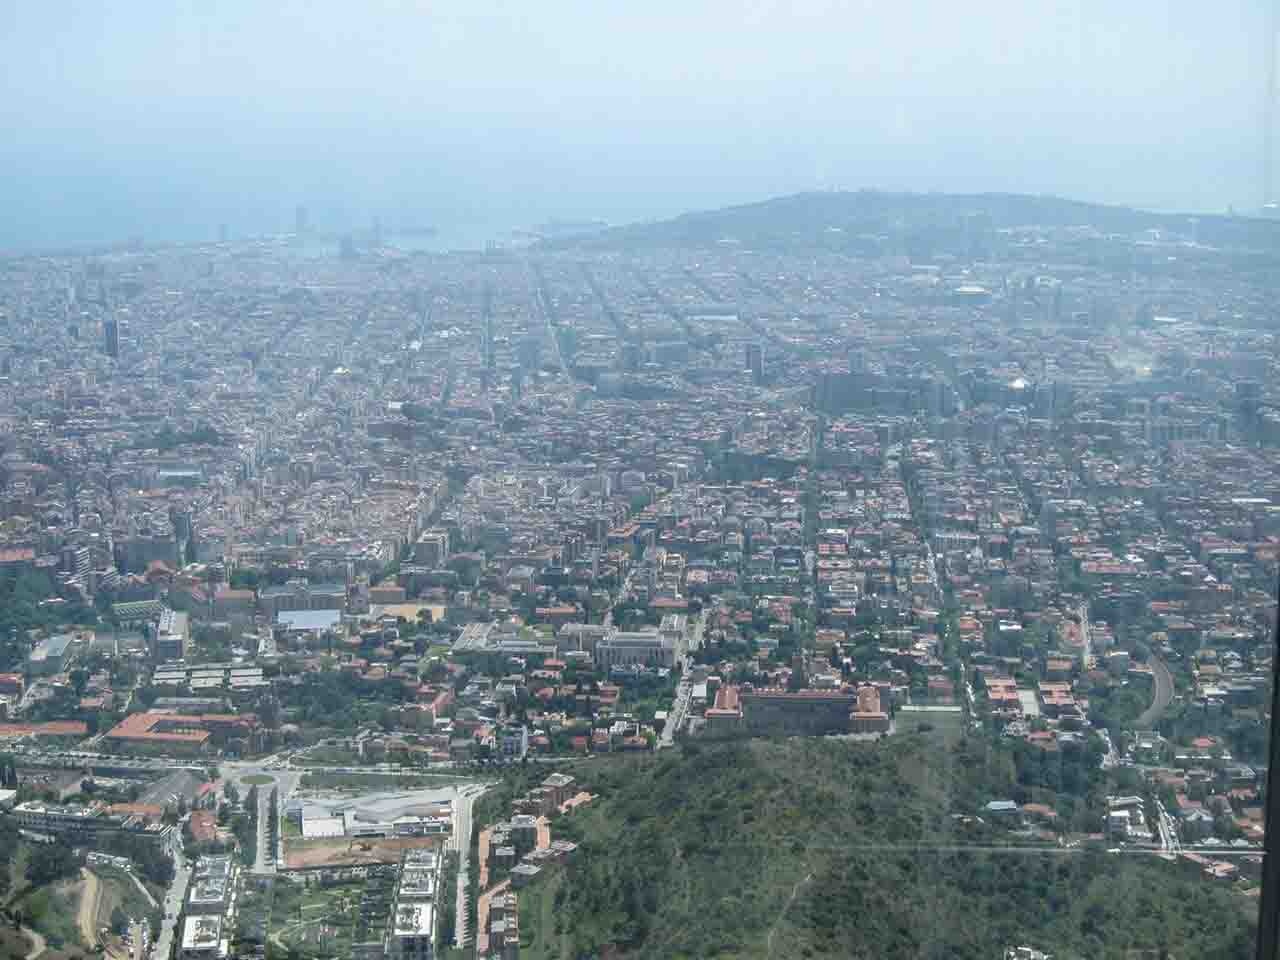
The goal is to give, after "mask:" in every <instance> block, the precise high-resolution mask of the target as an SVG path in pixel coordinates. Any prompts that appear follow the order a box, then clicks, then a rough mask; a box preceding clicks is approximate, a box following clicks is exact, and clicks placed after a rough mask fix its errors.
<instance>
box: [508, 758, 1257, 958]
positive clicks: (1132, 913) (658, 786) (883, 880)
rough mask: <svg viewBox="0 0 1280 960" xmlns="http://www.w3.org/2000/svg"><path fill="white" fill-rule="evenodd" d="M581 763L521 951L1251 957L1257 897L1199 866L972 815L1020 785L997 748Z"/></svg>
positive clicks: (535, 889) (528, 913)
mask: <svg viewBox="0 0 1280 960" xmlns="http://www.w3.org/2000/svg"><path fill="white" fill-rule="evenodd" d="M574 773H575V774H577V775H578V776H579V779H581V780H582V781H584V783H585V784H586V785H587V786H588V788H589V789H591V790H592V791H593V792H597V793H599V795H600V799H599V800H597V801H596V802H595V803H593V804H592V805H590V806H589V807H586V808H584V809H582V810H580V811H578V812H576V813H574V814H571V815H569V816H564V817H559V818H557V820H556V821H555V824H554V826H553V834H554V835H555V836H559V837H568V838H570V839H574V840H577V841H578V842H579V843H580V844H581V846H580V849H579V851H578V856H577V858H576V859H575V861H574V862H572V863H571V864H569V865H568V866H566V867H564V868H556V869H554V870H552V871H549V875H548V876H546V877H543V878H540V880H539V881H537V882H535V884H533V885H532V886H530V887H529V888H527V889H526V890H525V891H523V892H522V893H521V916H522V939H523V940H524V950H523V951H522V955H523V956H527V957H535V958H540V957H563V958H577V957H589V956H601V955H607V954H610V953H614V952H616V953H617V954H618V955H624V956H634V957H714V956H720V957H738V956H743V957H765V956H776V957H811V956H841V957H868V958H872V957H874V958H885V957H913V958H915V957H938V958H942V957H947V958H968V957H972V958H975V960H979V958H981V960H989V958H991V957H995V956H1000V955H1001V951H1002V950H1003V949H1004V948H1005V947H1008V946H1012V945H1021V944H1031V945H1034V946H1037V947H1038V948H1040V949H1043V950H1047V951H1049V952H1051V953H1052V954H1053V955H1054V956H1055V957H1056V958H1059V960H1064V958H1073V957H1081V958H1083V957H1110V956H1126V955H1128V954H1126V951H1128V950H1137V949H1149V950H1156V951H1159V950H1161V949H1167V950H1169V951H1170V952H1171V954H1172V955H1173V956H1178V957H1183V956H1186V957H1192V956H1194V957H1245V956H1248V955H1251V951H1252V946H1251V944H1252V937H1253V934H1252V931H1251V926H1252V921H1251V920H1250V913H1249V911H1250V909H1253V908H1251V907H1250V906H1249V905H1248V903H1247V902H1246V901H1245V898H1243V897H1241V896H1238V895H1236V894H1233V893H1232V892H1230V891H1229V890H1228V889H1227V888H1226V887H1224V886H1222V885H1219V884H1214V883H1210V882H1208V881H1206V880H1204V879H1203V878H1202V877H1200V876H1199V875H1198V874H1197V873H1196V872H1195V871H1194V870H1193V869H1191V868H1189V867H1183V866H1182V865H1179V864H1171V863H1167V862H1164V861H1161V860H1159V859H1157V858H1155V857H1150V856H1143V855H1133V854H1118V855H1113V854H1108V853H1107V852H1106V851H1105V850H1102V849H1097V850H1088V851H1085V850H1082V849H1081V848H1072V849H1064V848H1063V847H1061V846H1059V845H1058V844H1056V843H1055V842H1052V841H1046V840H1043V839H1037V838H1036V836H1034V835H1031V834H1021V835H1015V834H1014V833H1012V832H1010V831H1009V830H1006V829H1004V828H1000V827H996V826H994V825H991V824H982V823H978V822H976V820H974V819H973V815H974V814H976V813H979V812H980V811H981V808H982V806H983V805H985V804H986V803H987V802H988V801H989V800H992V799H999V798H1001V797H1002V793H1001V791H1004V790H1007V791H1008V793H1006V794H1004V796H1008V795H1011V794H1013V793H1016V791H1017V783H1016V779H1017V777H1016V768H1015V764H1014V763H1013V762H1012V758H1011V757H1010V755H1009V752H1008V751H1006V750H1004V749H1003V748H1001V747H993V746H990V745H987V744H984V743H980V742H965V743H961V744H959V745H957V746H955V747H953V748H951V749H946V748H944V747H941V746H938V745H936V744H933V743H930V742H927V741H926V740H925V739H924V738H923V737H914V738H907V737H902V738H895V739H893V740H892V741H890V742H888V743H886V744H884V745H871V744H862V743H851V742H845V741H836V740H816V739H815V740H788V741H764V740H757V741H749V742H737V743H724V744H702V745H695V746H691V747H688V748H686V749H684V750H681V751H671V752H669V753H666V754H663V755H661V756H659V757H658V758H656V759H653V758H650V759H648V760H644V759H634V760H633V759H619V760H605V761H599V762H593V763H591V764H584V765H580V766H579V767H578V768H577V769H575V770H574ZM961 816H964V817H966V818H967V819H966V820H962V819H961ZM1037 844H1041V846H1040V847H1039V849H1036V845H1037ZM1015 846H1016V847H1017V848H1018V849H1013V848H1014V847H1015ZM1029 847H1030V848H1031V849H1028V848H1029Z"/></svg>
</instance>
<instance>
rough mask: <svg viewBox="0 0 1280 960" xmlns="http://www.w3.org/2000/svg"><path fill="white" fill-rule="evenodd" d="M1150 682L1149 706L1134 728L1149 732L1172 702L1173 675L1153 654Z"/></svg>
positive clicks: (1165, 664) (1166, 665)
mask: <svg viewBox="0 0 1280 960" xmlns="http://www.w3.org/2000/svg"><path fill="white" fill-rule="evenodd" d="M1151 680H1152V683H1153V688H1152V690H1153V692H1152V695H1151V706H1149V707H1147V709H1146V710H1144V711H1142V716H1140V717H1138V719H1137V721H1136V726H1137V729H1139V730H1150V729H1152V728H1153V727H1155V725H1156V723H1157V722H1158V721H1159V720H1160V718H1161V717H1162V716H1164V712H1165V711H1166V710H1167V709H1169V704H1170V702H1172V700H1173V674H1172V673H1170V672H1169V665H1168V664H1167V663H1165V662H1164V661H1163V660H1162V659H1160V658H1159V657H1157V656H1155V655H1154V654H1152V656H1151Z"/></svg>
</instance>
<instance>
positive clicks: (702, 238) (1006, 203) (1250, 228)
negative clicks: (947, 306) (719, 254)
mask: <svg viewBox="0 0 1280 960" xmlns="http://www.w3.org/2000/svg"><path fill="white" fill-rule="evenodd" d="M1029 224H1038V225H1042V226H1059V227H1061V226H1078V225H1080V224H1091V225H1092V226H1093V227H1095V228H1096V229H1097V230H1099V231H1102V232H1104V233H1124V234H1133V233H1137V232H1139V231H1142V230H1162V231H1171V232H1174V233H1186V232H1188V231H1189V230H1190V216H1189V215H1187V214H1176V213H1153V212H1149V211H1143V210H1134V209H1130V208H1128V207H1117V206H1104V205H1101V204H1094V203H1080V202H1077V201H1074V200H1066V199H1062V198H1060V197H1050V196H1028V195H1025V194H1014V193H981V194H945V193H892V192H887V191H880V190H858V191H824V192H820V193H798V194H793V195H791V196H784V197H775V198H772V199H769V200H763V201H760V202H757V203H747V204H741V205H737V206H731V207H724V208H722V209H718V210H699V211H695V212H692V213H686V214H683V215H681V216H679V217H675V218H673V219H670V220H659V221H653V222H646V223H636V224H628V225H625V226H618V227H613V228H610V229H608V230H602V231H599V232H597V233H591V234H585V235H581V236H572V237H564V238H557V239H554V240H549V241H547V242H546V244H545V245H546V246H548V247H550V248H553V249H554V248H589V249H624V250H642V249H653V248H661V247H681V246H699V245H716V244H723V243H737V244H741V245H742V246H744V247H748V248H753V249H793V248H798V247H813V246H820V247H825V248H828V249H834V250H845V251H848V252H852V253H857V254H861V255H880V254H886V253H894V254H902V253H907V254H909V255H911V256H928V255H930V254H937V253H941V252H944V251H948V250H967V249H970V248H971V247H972V245H973V244H974V243H975V242H980V243H985V242H987V241H986V239H982V237H983V234H984V232H986V231H993V230H1000V229H1005V228H1012V227H1023V226H1027V225H1029ZM1196 232H1197V236H1198V237H1199V239H1200V241H1201V242H1202V243H1208V244H1212V245H1214V246H1221V247H1233V248H1240V249H1248V250H1254V251H1267V252H1268V253H1269V254H1271V255H1274V254H1275V252H1276V250H1277V249H1278V248H1280V224H1278V223H1276V221H1274V220H1267V219H1262V218H1250V217H1239V216H1220V215H1200V216H1198V217H1197V224H1196Z"/></svg>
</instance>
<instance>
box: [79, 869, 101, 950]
mask: <svg viewBox="0 0 1280 960" xmlns="http://www.w3.org/2000/svg"><path fill="white" fill-rule="evenodd" d="M80 876H81V878H82V879H83V880H84V885H83V887H82V889H81V890H80V909H79V910H78V911H77V912H76V925H77V926H78V927H79V928H80V937H81V938H82V939H83V940H84V942H85V946H87V947H89V948H90V949H93V947H94V945H95V944H97V942H98V895H99V892H100V891H99V884H98V876H97V874H95V873H94V872H93V871H92V870H86V869H85V868H84V867H81V868H80Z"/></svg>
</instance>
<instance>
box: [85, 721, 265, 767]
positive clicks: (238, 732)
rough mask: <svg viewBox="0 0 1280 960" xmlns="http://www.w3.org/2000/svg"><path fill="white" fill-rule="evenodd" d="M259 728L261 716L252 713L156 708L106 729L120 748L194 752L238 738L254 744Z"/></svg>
mask: <svg viewBox="0 0 1280 960" xmlns="http://www.w3.org/2000/svg"><path fill="white" fill-rule="evenodd" d="M257 732H258V718H257V717H256V716H254V715H253V714H243V715H241V714H234V713H205V714H195V715H184V714H179V713H172V712H168V711H154V710H153V711H150V712H148V713H134V714H130V715H129V716H127V717H125V718H124V719H123V720H122V721H120V722H119V723H118V724H116V725H115V726H114V727H112V728H111V729H110V730H109V731H107V733H106V736H105V739H106V742H107V743H108V744H109V745H110V746H111V747H113V748H115V749H118V750H124V751H129V752H134V753H160V754H179V755H182V756H193V755H196V754H201V753H205V752H208V751H209V750H211V749H213V747H214V746H215V745H221V746H226V745H229V744H231V743H233V742H237V741H239V742H242V743H244V745H245V747H247V748H248V747H252V746H253V745H254V741H255V739H256V736H257Z"/></svg>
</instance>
